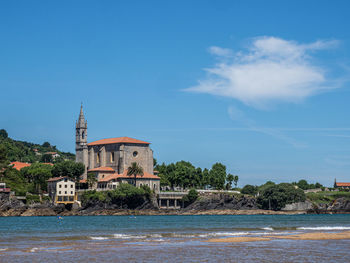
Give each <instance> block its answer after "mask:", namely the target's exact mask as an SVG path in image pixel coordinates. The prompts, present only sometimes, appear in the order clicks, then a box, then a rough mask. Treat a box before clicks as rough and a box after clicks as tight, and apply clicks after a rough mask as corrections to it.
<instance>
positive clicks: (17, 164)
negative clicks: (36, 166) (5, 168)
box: [11, 162, 32, 171]
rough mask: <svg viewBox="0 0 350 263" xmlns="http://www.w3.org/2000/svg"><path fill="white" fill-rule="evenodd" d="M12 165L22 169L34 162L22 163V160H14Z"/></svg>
mask: <svg viewBox="0 0 350 263" xmlns="http://www.w3.org/2000/svg"><path fill="white" fill-rule="evenodd" d="M11 165H12V168H14V169H16V170H18V171H19V170H21V169H22V168H24V167H29V166H31V165H32V164H30V163H22V162H12V163H11Z"/></svg>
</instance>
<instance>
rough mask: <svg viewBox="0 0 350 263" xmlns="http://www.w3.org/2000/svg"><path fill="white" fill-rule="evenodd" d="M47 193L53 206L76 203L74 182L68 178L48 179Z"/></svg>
mask: <svg viewBox="0 0 350 263" xmlns="http://www.w3.org/2000/svg"><path fill="white" fill-rule="evenodd" d="M47 191H48V193H49V196H50V197H51V200H52V201H53V202H54V203H55V204H73V203H74V201H76V194H75V182H74V181H72V180H71V179H69V178H68V177H54V178H50V179H49V180H47Z"/></svg>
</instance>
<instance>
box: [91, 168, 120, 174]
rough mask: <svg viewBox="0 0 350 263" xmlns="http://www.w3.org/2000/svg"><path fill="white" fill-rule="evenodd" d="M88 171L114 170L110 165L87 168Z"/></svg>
mask: <svg viewBox="0 0 350 263" xmlns="http://www.w3.org/2000/svg"><path fill="white" fill-rule="evenodd" d="M88 172H113V173H114V172H115V170H114V169H113V168H112V167H97V168H93V169H89V170H88Z"/></svg>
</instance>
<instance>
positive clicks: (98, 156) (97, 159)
mask: <svg viewBox="0 0 350 263" xmlns="http://www.w3.org/2000/svg"><path fill="white" fill-rule="evenodd" d="M100 157H101V156H100V153H97V158H96V162H97V163H100Z"/></svg>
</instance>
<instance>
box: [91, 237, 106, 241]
mask: <svg viewBox="0 0 350 263" xmlns="http://www.w3.org/2000/svg"><path fill="white" fill-rule="evenodd" d="M90 239H92V240H106V239H109V238H108V237H90Z"/></svg>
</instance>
